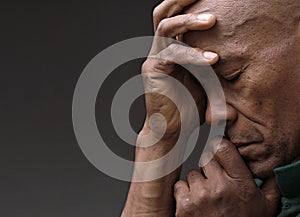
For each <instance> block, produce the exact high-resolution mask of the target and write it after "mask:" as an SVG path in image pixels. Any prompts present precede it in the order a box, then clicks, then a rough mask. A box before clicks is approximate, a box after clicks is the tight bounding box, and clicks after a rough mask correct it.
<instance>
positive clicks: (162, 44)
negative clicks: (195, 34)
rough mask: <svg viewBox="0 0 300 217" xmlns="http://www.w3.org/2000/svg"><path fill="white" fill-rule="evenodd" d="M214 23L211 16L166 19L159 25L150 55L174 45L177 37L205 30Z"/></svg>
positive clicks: (214, 19)
mask: <svg viewBox="0 0 300 217" xmlns="http://www.w3.org/2000/svg"><path fill="white" fill-rule="evenodd" d="M215 23H216V17H215V16H213V15H212V14H200V15H199V14H184V15H178V16H175V17H171V18H166V19H164V20H162V21H161V22H160V23H159V26H158V28H157V31H156V32H155V37H154V39H153V45H152V48H151V52H150V53H151V54H152V55H153V54H156V53H158V52H159V51H161V50H163V49H164V48H166V47H167V46H168V45H170V44H171V43H174V40H175V36H177V35H181V34H184V33H186V32H188V31H191V30H207V29H209V28H211V27H213V26H214V24H215ZM172 38H173V39H174V40H172Z"/></svg>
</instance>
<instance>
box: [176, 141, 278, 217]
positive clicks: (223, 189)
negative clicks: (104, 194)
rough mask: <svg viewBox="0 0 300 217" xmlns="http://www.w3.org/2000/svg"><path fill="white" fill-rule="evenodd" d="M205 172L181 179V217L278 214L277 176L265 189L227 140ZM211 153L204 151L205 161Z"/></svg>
mask: <svg viewBox="0 0 300 217" xmlns="http://www.w3.org/2000/svg"><path fill="white" fill-rule="evenodd" d="M213 147H214V150H215V152H216V154H215V156H214V157H213V158H212V160H211V161H210V162H209V163H208V164H207V165H205V166H204V167H203V172H204V175H205V176H206V178H205V177H204V175H202V173H200V172H199V171H196V170H192V171H191V172H190V173H189V174H188V176H187V182H184V181H179V182H177V183H176V185H175V187H174V196H175V198H176V205H177V208H176V216H177V217H200V216H205V217H218V216H230V217H235V216H237V217H240V216H243V217H262V216H264V217H271V216H276V214H278V213H277V212H278V208H279V207H280V198H281V196H280V192H279V189H278V187H277V184H276V180H275V178H274V177H271V178H269V179H268V180H266V181H265V182H264V184H263V186H262V187H261V188H259V187H257V186H256V184H255V182H254V180H253V177H252V175H251V173H250V171H249V169H248V168H247V166H246V164H245V163H244V161H243V160H242V158H241V156H240V154H239V152H238V150H237V149H236V148H235V146H234V145H233V144H231V143H230V142H229V141H226V140H223V141H222V143H221V144H220V145H219V148H217V145H216V144H214V145H213ZM207 157H212V156H209V154H204V155H202V157H201V160H204V159H205V158H207ZM206 160H207V159H206Z"/></svg>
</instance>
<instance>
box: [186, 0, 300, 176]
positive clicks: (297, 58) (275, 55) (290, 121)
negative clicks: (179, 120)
mask: <svg viewBox="0 0 300 217" xmlns="http://www.w3.org/2000/svg"><path fill="white" fill-rule="evenodd" d="M185 13H212V14H214V15H215V16H216V17H217V24H216V26H215V27H214V28H212V29H210V30H207V31H191V32H189V33H187V34H185V35H184V36H183V41H184V42H185V43H187V44H189V45H190V46H192V47H198V48H200V49H203V50H210V51H214V52H217V53H218V54H219V55H220V61H219V63H217V64H216V65H215V66H214V69H215V72H216V73H217V75H218V76H219V78H220V82H221V84H222V87H223V89H224V93H225V97H226V103H227V110H226V111H217V112H220V113H222V112H224V113H226V120H225V121H226V123H227V127H226V134H227V135H226V136H227V137H228V138H229V139H230V140H231V141H232V142H233V143H234V144H235V145H236V146H237V148H238V150H239V151H240V153H241V155H242V156H243V158H244V159H245V161H246V162H247V163H248V166H249V168H250V169H251V171H252V172H253V174H254V175H255V176H257V177H260V178H264V177H267V176H270V175H271V174H272V171H273V169H274V168H275V167H278V166H281V165H284V164H287V163H290V162H291V161H292V160H293V159H295V158H296V157H297V156H300V147H299V145H298V144H300V120H299V117H298V111H299V109H300V106H299V102H300V87H299V86H300V85H299V84H300V42H299V41H300V40H299V38H300V35H299V31H300V30H299V29H300V28H299V20H300V19H299V17H300V2H299V1H292V0H290V1H284V2H283V1H279V0H274V1H267V0H263V1H253V0H252V1H250V0H246V1H233V0H227V1H215V0H204V1H198V2H196V3H195V4H194V5H192V6H190V7H189V8H187V9H186V10H185ZM237 72H238V73H237ZM211 116H212V114H211V111H210V107H209V104H208V107H207V108H206V121H207V122H208V123H210V121H211V120H210V119H211ZM220 121H222V120H220Z"/></svg>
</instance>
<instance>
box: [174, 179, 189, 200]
mask: <svg viewBox="0 0 300 217" xmlns="http://www.w3.org/2000/svg"><path fill="white" fill-rule="evenodd" d="M189 191H190V188H189V186H188V184H187V182H185V181H183V180H180V181H178V182H176V184H175V185H174V197H175V198H176V200H179V199H180V200H181V199H182V198H183V197H186V195H187V193H188V192H189Z"/></svg>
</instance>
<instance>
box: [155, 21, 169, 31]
mask: <svg viewBox="0 0 300 217" xmlns="http://www.w3.org/2000/svg"><path fill="white" fill-rule="evenodd" d="M167 24H168V18H164V19H162V20H161V21H160V22H159V24H158V27H157V32H158V33H163V32H165V31H166V26H167Z"/></svg>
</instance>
